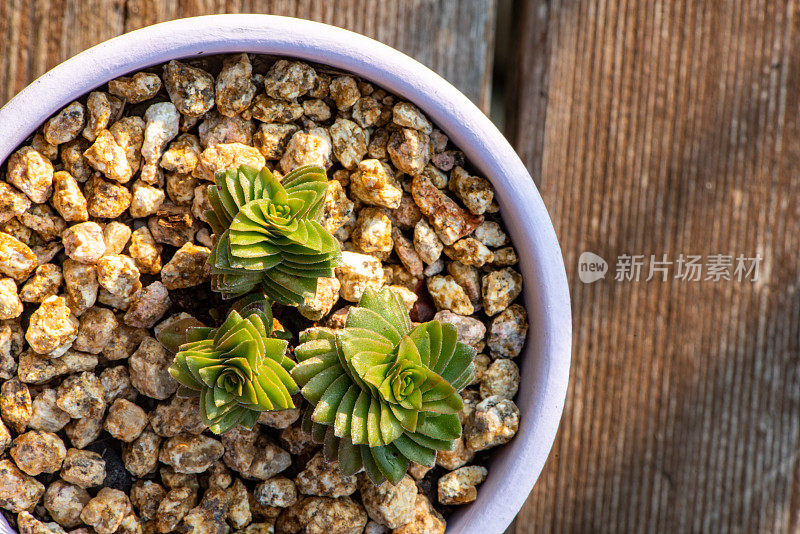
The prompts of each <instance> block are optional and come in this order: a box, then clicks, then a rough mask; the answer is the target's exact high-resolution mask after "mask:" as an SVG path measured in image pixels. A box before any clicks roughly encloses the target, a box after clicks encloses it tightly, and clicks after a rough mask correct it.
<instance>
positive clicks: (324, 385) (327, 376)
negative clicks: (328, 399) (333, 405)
mask: <svg viewBox="0 0 800 534" xmlns="http://www.w3.org/2000/svg"><path fill="white" fill-rule="evenodd" d="M339 375H340V373H339V371H338V370H337V369H336V368H328V369H325V370H324V371H322V372H320V373H318V374H317V375H316V376H315V377H314V378H312V379H311V380H309V381H308V382H307V383H306V385H305V386H303V389H302V393H303V397H305V398H306V400H307V401H308V402H310V403H311V404H314V405H316V404H317V403H318V402H319V399H320V398H322V395H323V393H325V390H326V389H328V386H330V385H331V384H332V383H333V381H334V380H336V379H337V378H338V377H339Z"/></svg>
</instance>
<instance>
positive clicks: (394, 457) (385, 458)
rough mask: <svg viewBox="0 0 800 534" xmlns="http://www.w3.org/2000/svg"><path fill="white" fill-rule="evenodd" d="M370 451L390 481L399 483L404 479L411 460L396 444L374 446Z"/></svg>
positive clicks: (376, 463)
mask: <svg viewBox="0 0 800 534" xmlns="http://www.w3.org/2000/svg"><path fill="white" fill-rule="evenodd" d="M370 452H371V453H372V458H373V460H375V465H376V466H377V467H378V469H380V471H381V473H382V474H383V476H385V477H386V479H387V480H388V481H389V482H391V483H392V484H397V483H399V482H400V481H401V480H402V479H403V477H404V476H405V474H406V471H408V465H409V463H410V462H409V461H408V458H406V457H405V456H403V455H402V454H401V453H400V451H399V450H398V449H397V448H396V447H395V446H394V445H387V446H385V447H374V448H372V449H370Z"/></svg>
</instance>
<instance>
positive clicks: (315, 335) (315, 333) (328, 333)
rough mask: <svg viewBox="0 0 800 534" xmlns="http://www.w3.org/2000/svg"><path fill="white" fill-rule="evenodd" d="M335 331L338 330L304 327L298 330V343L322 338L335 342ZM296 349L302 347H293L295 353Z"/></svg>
mask: <svg viewBox="0 0 800 534" xmlns="http://www.w3.org/2000/svg"><path fill="white" fill-rule="evenodd" d="M337 332H338V330H334V329H332V328H325V327H321V326H312V327H311V328H306V329H305V330H303V331H302V332H300V343H306V342H307V341H314V340H318V339H324V340H329V341H332V342H335V341H336V335H337ZM298 350H302V349H301V348H300V347H298V348H297V349H295V353H297V351H298ZM334 350H335V349H334Z"/></svg>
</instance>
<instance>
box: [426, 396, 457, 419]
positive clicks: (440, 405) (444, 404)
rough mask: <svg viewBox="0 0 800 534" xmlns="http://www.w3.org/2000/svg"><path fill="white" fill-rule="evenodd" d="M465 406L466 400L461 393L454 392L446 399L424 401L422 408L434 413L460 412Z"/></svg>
mask: <svg viewBox="0 0 800 534" xmlns="http://www.w3.org/2000/svg"><path fill="white" fill-rule="evenodd" d="M463 407H464V402H463V401H462V399H461V395H459V394H458V393H454V394H453V395H450V396H449V397H445V398H444V399H439V400H435V401H428V402H426V401H423V402H422V410H424V411H426V412H433V413H455V414H457V413H458V412H460V411H461V409H462V408H463Z"/></svg>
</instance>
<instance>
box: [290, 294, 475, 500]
mask: <svg viewBox="0 0 800 534" xmlns="http://www.w3.org/2000/svg"><path fill="white" fill-rule="evenodd" d="M300 340H301V342H302V344H301V345H300V346H298V347H297V348H296V349H295V356H296V357H297V361H298V364H297V365H296V366H295V367H294V369H293V370H292V376H293V377H294V379H295V380H296V381H297V383H298V384H299V385H300V386H301V387H302V389H301V390H300V391H301V393H302V395H303V396H304V397H305V398H306V399H307V400H308V401H309V403H310V404H311V405H312V408H311V409H309V410H308V411H307V412H306V418H305V420H304V425H305V427H306V429H307V430H308V431H310V432H311V433H312V435H313V437H314V439H315V440H316V441H317V442H322V443H324V444H325V447H324V450H325V453H326V455H327V456H328V458H329V459H337V460H338V461H339V464H340V467H341V470H342V472H343V473H344V474H347V475H349V474H353V473H356V472H358V471H359V470H361V468H362V467H363V468H364V469H365V470H366V472H367V473H368V474H369V476H370V478H371V479H372V481H373V482H374V483H375V484H380V483H382V482H384V481H386V480H389V481H390V482H391V483H393V484H396V483H397V482H399V481H400V480H401V479H402V478H403V476H404V475H405V473H406V471H407V469H408V466H409V464H410V462H411V461H414V462H417V463H419V464H422V465H427V466H432V465H433V464H434V462H435V460H436V451H437V450H452V449H453V445H454V440H455V439H457V438H458V437H460V436H461V423H460V422H459V419H458V412H459V411H460V410H461V408H462V400H461V396H460V395H459V391H460V390H461V389H463V388H464V387H465V386H466V385H467V384H469V382H470V381H471V380H472V377H473V373H474V365H473V359H474V357H475V352H476V351H475V349H473V348H472V347H470V346H468V345H465V344H463V343H461V342H458V341H457V339H456V329H455V327H453V326H452V325H450V324H443V323H440V322H439V321H430V322H427V323H423V324H420V325H418V326H416V327H414V326H413V325H412V324H411V320H410V319H409V316H408V312H407V310H406V307H405V305H404V304H403V302H402V301H401V300H400V298H399V297H398V296H397V295H396V294H395V293H394V292H393V291H392V290H390V289H383V290H381V291H379V292H376V291H372V290H367V291H366V292H365V293H364V296H363V297H362V299H361V302H360V303H359V306H358V307H354V308H352V309H351V310H350V312H349V314H348V318H347V323H346V326H345V328H344V329H341V330H332V329H326V328H311V329H308V330H306V331H304V332H303V333H302V334H301V339H300Z"/></svg>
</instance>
